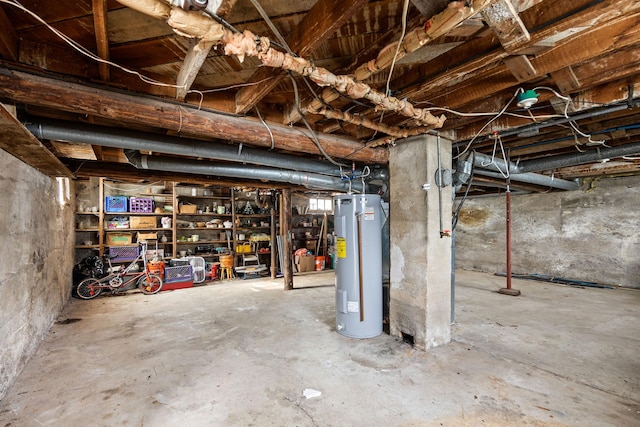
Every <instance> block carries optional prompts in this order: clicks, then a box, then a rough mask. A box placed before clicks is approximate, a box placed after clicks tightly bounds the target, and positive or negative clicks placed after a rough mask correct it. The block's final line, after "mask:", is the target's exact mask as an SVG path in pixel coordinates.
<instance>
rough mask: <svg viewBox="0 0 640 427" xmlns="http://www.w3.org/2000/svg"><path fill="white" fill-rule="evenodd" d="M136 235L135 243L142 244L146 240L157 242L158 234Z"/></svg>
mask: <svg viewBox="0 0 640 427" xmlns="http://www.w3.org/2000/svg"><path fill="white" fill-rule="evenodd" d="M136 234H137V238H136V241H137V242H138V243H140V242H144V241H147V240H158V233H140V232H137V233H136Z"/></svg>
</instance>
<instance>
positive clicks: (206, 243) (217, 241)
mask: <svg viewBox="0 0 640 427" xmlns="http://www.w3.org/2000/svg"><path fill="white" fill-rule="evenodd" d="M229 242H233V240H229ZM176 243H177V244H178V245H209V244H213V243H220V244H222V243H227V241H226V240H198V241H197V242H181V241H177V242H176Z"/></svg>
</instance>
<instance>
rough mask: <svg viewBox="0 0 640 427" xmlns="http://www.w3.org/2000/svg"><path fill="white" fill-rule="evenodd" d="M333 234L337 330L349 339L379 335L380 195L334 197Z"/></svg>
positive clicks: (380, 290)
mask: <svg viewBox="0 0 640 427" xmlns="http://www.w3.org/2000/svg"><path fill="white" fill-rule="evenodd" d="M333 205H334V212H333V214H334V226H335V233H336V265H335V269H336V330H337V331H338V333H340V334H342V335H344V336H347V337H351V338H371V337H375V336H378V335H380V334H381V333H382V231H381V229H382V224H383V223H384V221H383V220H382V210H381V204H380V196H378V195H370V194H359V195H344V196H335V197H334V198H333Z"/></svg>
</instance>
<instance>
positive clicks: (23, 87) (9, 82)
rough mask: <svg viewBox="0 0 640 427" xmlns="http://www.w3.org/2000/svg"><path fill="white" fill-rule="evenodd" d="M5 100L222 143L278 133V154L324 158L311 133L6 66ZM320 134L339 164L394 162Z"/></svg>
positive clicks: (1, 74) (1, 72) (0, 89)
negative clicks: (294, 153) (350, 162)
mask: <svg viewBox="0 0 640 427" xmlns="http://www.w3.org/2000/svg"><path fill="white" fill-rule="evenodd" d="M0 99H7V100H11V101H12V102H17V103H24V104H27V105H35V106H40V107H48V108H53V109H58V110H62V111H68V112H73V113H76V114H87V115H93V116H97V117H102V118H107V119H113V120H116V121H117V122H118V123H130V124H138V125H144V126H153V127H157V128H162V129H167V130H170V131H174V132H178V133H184V134H187V135H191V136H193V137H195V138H201V139H205V140H210V139H212V138H219V139H224V140H233V141H238V142H244V143H247V144H250V145H253V146H258V147H269V148H270V147H271V143H272V141H271V134H273V137H274V140H275V149H277V150H286V151H294V152H301V153H308V154H313V155H315V156H320V155H321V154H320V151H319V149H318V147H317V146H316V144H315V142H314V140H313V139H312V138H311V137H310V136H309V135H308V131H307V130H306V129H304V130H303V129H301V128H296V127H289V126H285V125H280V124H276V123H270V124H269V129H267V128H266V127H265V125H264V124H262V122H260V121H259V120H257V119H253V118H249V117H236V116H230V115H228V114H220V113H217V112H213V111H205V110H199V109H198V108H197V107H195V106H192V105H189V104H177V103H175V102H173V103H171V102H166V101H162V100H160V99H157V98H152V97H139V96H134V95H129V94H125V93H117V92H110V91H108V90H104V89H99V88H96V87H88V86H84V85H81V84H78V83H71V82H65V81H61V80H56V79H52V78H50V77H43V76H36V75H33V74H28V73H25V72H22V71H16V70H9V69H6V68H3V67H0ZM269 131H271V134H270V132H269ZM316 135H317V138H318V140H319V141H320V144H322V146H323V148H324V150H325V151H326V152H327V154H328V155H330V156H332V157H334V158H336V159H349V160H354V161H362V162H368V163H386V162H387V161H388V152H387V151H386V150H384V149H372V148H363V144H361V143H360V142H359V141H357V140H354V139H351V138H344V137H338V136H335V135H324V134H316Z"/></svg>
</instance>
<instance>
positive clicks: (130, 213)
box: [104, 212, 173, 216]
mask: <svg viewBox="0 0 640 427" xmlns="http://www.w3.org/2000/svg"><path fill="white" fill-rule="evenodd" d="M104 214H105V216H107V215H109V216H123V215H129V216H167V215H173V212H162V213H155V212H105V213H104Z"/></svg>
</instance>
